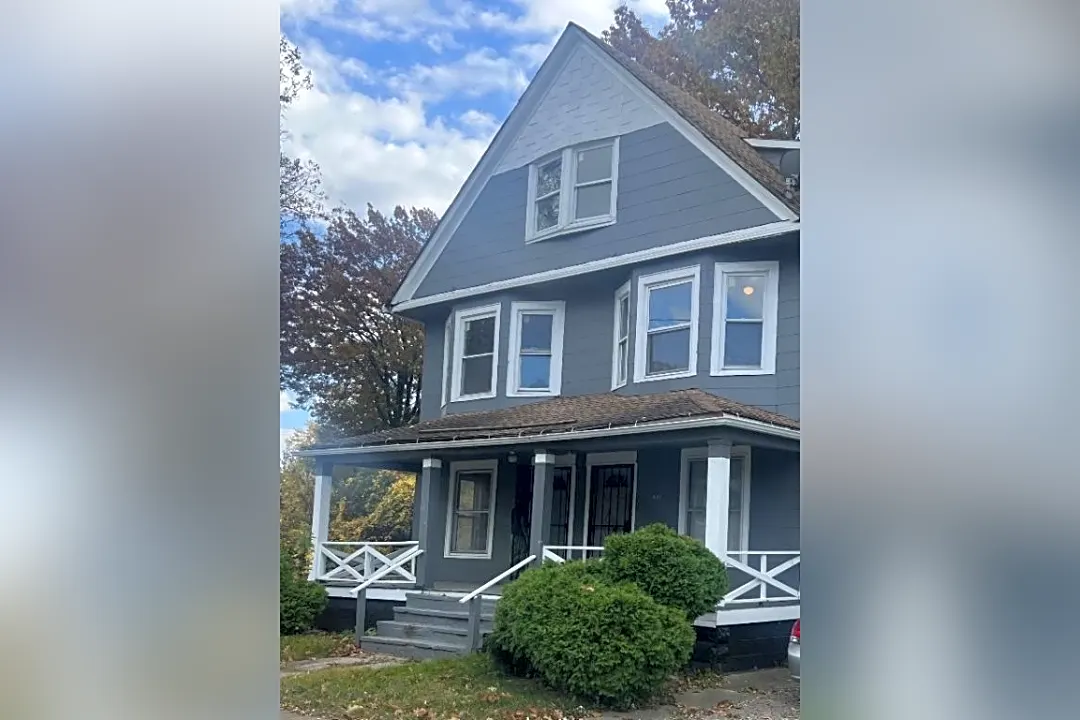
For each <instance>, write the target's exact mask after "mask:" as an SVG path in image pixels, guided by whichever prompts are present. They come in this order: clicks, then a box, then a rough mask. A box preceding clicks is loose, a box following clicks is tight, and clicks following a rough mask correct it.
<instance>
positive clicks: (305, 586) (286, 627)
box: [278, 538, 327, 635]
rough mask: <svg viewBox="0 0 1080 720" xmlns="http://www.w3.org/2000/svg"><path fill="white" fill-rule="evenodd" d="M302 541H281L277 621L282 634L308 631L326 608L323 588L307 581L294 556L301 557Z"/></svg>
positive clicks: (283, 539)
mask: <svg viewBox="0 0 1080 720" xmlns="http://www.w3.org/2000/svg"><path fill="white" fill-rule="evenodd" d="M301 542H302V541H298V540H293V541H289V540H287V539H285V538H282V540H281V546H280V554H281V557H280V564H279V568H280V589H279V606H278V620H279V623H280V625H281V627H280V632H281V634H282V635H296V634H298V633H302V632H307V631H309V630H311V629H312V628H313V627H314V626H315V619H316V618H317V617H319V613H321V612H322V611H323V609H325V608H326V603H327V597H326V588H324V587H323V586H322V585H319V584H318V583H313V582H309V581H308V579H307V576H306V574H305V572H304V570H303V568H302V567H300V566H299V565H298V562H297V557H303V556H304V552H303V548H302V547H300V544H301Z"/></svg>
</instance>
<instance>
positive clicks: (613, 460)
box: [581, 450, 638, 545]
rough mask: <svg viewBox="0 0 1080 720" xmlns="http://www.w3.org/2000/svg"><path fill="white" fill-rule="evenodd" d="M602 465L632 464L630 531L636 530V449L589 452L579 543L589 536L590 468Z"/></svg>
mask: <svg viewBox="0 0 1080 720" xmlns="http://www.w3.org/2000/svg"><path fill="white" fill-rule="evenodd" d="M604 465H633V466H634V470H633V472H634V482H633V483H632V486H633V487H632V489H631V490H630V531H631V532H633V531H634V530H637V490H638V462H637V450H625V451H622V452H601V453H589V454H587V455H586V456H585V507H584V513H583V517H582V523H581V544H582V545H584V544H585V543H586V542H587V541H588V538H589V509H590V508H589V495H590V494H591V492H592V469H593V468H594V467H598V466H604Z"/></svg>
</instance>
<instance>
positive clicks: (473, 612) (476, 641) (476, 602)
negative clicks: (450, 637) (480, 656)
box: [458, 555, 536, 652]
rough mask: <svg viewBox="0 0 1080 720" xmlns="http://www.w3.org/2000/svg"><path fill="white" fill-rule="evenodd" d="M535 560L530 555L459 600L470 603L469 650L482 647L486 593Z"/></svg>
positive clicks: (461, 603) (534, 557) (462, 603)
mask: <svg viewBox="0 0 1080 720" xmlns="http://www.w3.org/2000/svg"><path fill="white" fill-rule="evenodd" d="M535 560H536V556H535V555H530V556H529V557H527V558H525V559H524V560H522V561H520V562H517V563H515V564H514V565H512V566H510V567H509V568H507V569H506V570H503V571H502V572H501V573H499V574H498V575H496V576H495V577H493V578H491V579H490V580H488V581H487V582H486V583H484V584H483V585H481V586H480V587H478V588H476V589H475V590H473V591H472V592H471V593H469V594H468V595H466V596H465V597H463V598H461V599H460V600H458V604H460V605H465V604H466V603H467V604H468V605H469V635H468V643H467V646H468V648H469V652H472V651H474V650H479V649H480V644H481V643H480V611H481V609H482V606H483V599H484V597H483V596H484V593H485V592H486V591H488V590H490V589H491V588H493V587H494V586H496V585H498V584H499V583H500V582H502V581H503V580H505V579H506V578H508V577H510V576H511V575H513V574H514V573H516V572H517V571H518V570H521V569H522V568H524V567H527V566H528V565H529V564H530V563H532V562H534V561H535Z"/></svg>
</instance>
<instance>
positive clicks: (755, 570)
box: [719, 550, 802, 609]
mask: <svg viewBox="0 0 1080 720" xmlns="http://www.w3.org/2000/svg"><path fill="white" fill-rule="evenodd" d="M801 560H802V555H801V553H800V551H799V550H769V551H764V552H752V551H747V552H735V553H731V554H729V555H727V556H726V557H725V558H724V565H725V566H727V570H728V581H729V584H731V585H733V586H734V589H732V590H731V591H730V592H728V593H727V594H726V595H724V599H723V600H721V601H720V605H719V609H723V608H725V607H731V606H733V605H734V606H738V605H746V604H751V603H752V604H761V603H775V602H791V601H793V600H794V601H797V600H799V599H800V595H799V589H798V587H797V585H798V583H799V563H800V561H801ZM735 583H741V584H738V585H735ZM792 583H794V586H793V585H792Z"/></svg>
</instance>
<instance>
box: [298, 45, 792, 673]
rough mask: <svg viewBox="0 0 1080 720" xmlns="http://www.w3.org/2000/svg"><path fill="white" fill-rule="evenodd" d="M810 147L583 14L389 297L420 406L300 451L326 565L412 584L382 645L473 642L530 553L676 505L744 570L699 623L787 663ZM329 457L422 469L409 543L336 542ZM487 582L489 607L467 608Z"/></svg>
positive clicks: (669, 518)
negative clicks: (637, 51) (415, 420)
mask: <svg viewBox="0 0 1080 720" xmlns="http://www.w3.org/2000/svg"><path fill="white" fill-rule="evenodd" d="M798 155H799V150H798V142H797V141H792V142H786V141H755V140H752V139H747V138H746V137H744V134H743V133H741V132H740V131H739V130H738V129H737V128H736V127H735V126H733V125H732V124H730V123H728V122H727V121H725V120H723V119H722V118H721V117H720V116H718V115H717V114H715V113H714V112H712V111H710V110H708V109H707V108H705V107H704V106H703V105H701V104H700V103H699V102H698V101H696V100H695V99H694V98H692V97H691V96H690V95H688V94H687V93H685V92H683V91H681V90H678V89H676V88H674V87H673V86H671V85H670V84H668V83H667V82H665V81H663V80H661V79H660V78H658V77H656V76H655V75H653V74H652V73H650V72H649V71H647V70H645V69H644V68H643V67H641V66H640V65H638V64H637V63H635V62H634V61H632V60H630V59H628V58H626V57H624V56H622V55H621V54H620V53H618V52H616V51H614V50H613V49H612V48H610V47H609V46H607V45H606V44H605V43H603V42H602V41H601V40H599V39H597V38H595V37H593V36H592V35H590V34H589V33H587V32H586V31H584V30H582V29H581V28H579V27H577V26H576V25H573V24H571V25H569V26H568V27H567V29H566V31H565V32H564V33H563V35H562V37H561V38H560V39H559V41H558V43H557V44H556V45H555V47H554V49H553V50H552V51H551V54H550V56H549V57H548V58H547V60H546V61H545V62H544V64H543V65H542V66H541V68H540V69H539V71H538V72H537V74H536V77H535V78H534V80H533V81H532V83H531V84H530V86H529V87H528V88H527V89H526V91H525V92H524V94H523V95H522V97H521V99H520V100H519V102H518V103H517V105H516V106H515V108H514V110H513V111H512V113H511V114H510V116H509V117H508V118H507V120H506V122H505V123H504V124H503V126H502V128H501V129H500V130H499V132H498V133H497V134H496V136H495V138H494V140H493V141H492V143H491V145H490V147H489V148H488V149H487V151H486V152H485V154H484V155H483V157H482V158H481V159H480V161H479V163H478V164H477V166H476V168H475V169H474V170H473V172H472V174H471V175H470V176H469V178H468V179H467V180H466V182H465V184H464V185H463V186H462V188H461V190H460V192H459V193H458V195H457V197H456V198H455V200H454V201H453V203H452V204H451V206H450V208H449V209H448V211H447V212H446V214H445V216H444V217H443V219H442V221H441V222H440V224H439V226H438V228H437V229H436V231H435V232H434V234H433V236H432V237H431V239H430V240H429V242H428V243H427V245H426V246H425V248H424V249H423V252H422V253H421V254H420V256H419V257H418V259H417V260H416V262H415V264H414V266H413V267H412V268H411V270H410V271H409V273H408V275H407V277H406V278H405V279H404V281H403V283H402V285H401V287H400V289H399V290H398V292H397V294H396V296H395V297H394V300H393V309H394V311H395V312H397V313H400V314H402V315H405V316H407V317H410V318H414V319H416V320H418V321H419V322H421V323H423V325H424V328H425V337H426V349H425V356H424V374H423V386H424V390H425V391H424V394H423V400H422V418H421V422H420V423H419V424H417V425H414V426H412V427H408V428H401V429H395V430H390V431H386V432H381V433H375V434H373V435H369V436H365V437H360V438H353V439H350V440H348V441H344V442H340V443H336V444H332V445H323V446H320V447H317V448H314V449H311V450H308V451H306V452H305V453H304V454H306V455H308V456H310V457H312V458H314V460H315V461H316V463H317V465H318V468H319V470H318V480H317V485H316V490H315V503H314V508H315V510H314V522H313V528H314V530H313V535H314V540H315V544H316V545H315V546H316V548H317V550H318V552H316V553H315V561H314V565H313V567H312V571H311V577H312V579H316V580H319V581H321V582H324V583H326V584H327V586H328V588H329V589H330V592H331V594H332V595H333V596H336V597H340V598H343V602H351V598H352V597H356V595H357V592H358V588H359V589H362V592H361V593H360V596H361V597H362V598H367V599H371V600H376V601H377V600H383V601H392V602H397V603H401V602H403V601H404V602H405V605H404V606H402V607H398V608H396V609H395V610H394V619H392V620H381V621H378V622H377V623H376V635H375V636H369V637H365V638H364V640H363V643H364V645H365V646H370V647H373V648H378V649H380V650H384V651H397V652H407V653H409V654H415V655H439V654H445V653H452V652H456V651H459V650H461V649H463V648H465V647H467V646H468V644H469V642H467V641H466V639H465V637H464V636H465V635H466V633H467V632H468V629H467V628H468V621H467V615H468V608H469V607H480V608H482V610H483V613H488V612H490V608H491V603H493V602H497V597H498V592H499V586H500V584H502V583H504V582H506V581H507V580H508V579H510V578H512V577H513V576H514V575H516V574H517V573H518V572H520V571H521V569H522V568H523V567H525V566H527V565H529V564H531V563H539V562H544V561H549V562H560V561H564V560H565V559H567V558H576V557H588V556H592V555H595V554H597V553H598V552H600V551H601V550H602V547H601V546H602V545H603V540H604V538H605V537H606V536H607V535H608V534H610V533H614V532H623V531H629V530H632V529H634V528H636V527H641V526H643V525H646V524H649V523H654V522H663V523H667V524H668V525H670V526H672V527H674V528H677V529H678V530H679V531H680V532H683V533H687V534H690V535H692V536H694V537H697V538H700V539H701V540H702V541H703V542H704V543H705V545H706V546H707V547H709V548H710V549H711V550H712V551H713V552H715V553H716V554H717V555H718V556H720V557H721V558H723V559H724V561H725V563H727V566H728V570H729V576H730V578H731V591H730V592H729V593H728V595H727V596H726V597H725V598H724V601H723V602H722V603H721V605H720V606H719V607H718V608H717V610H716V612H715V613H710V614H709V615H707V616H704V617H702V618H699V619H698V621H697V622H698V624H699V625H702V626H707V627H708V626H723V627H727V628H729V630H730V637H731V638H732V643H733V644H734V643H735V642H736V639H737V638H740V637H741V638H743V639H746V640H747V642H749V639H752V638H761V637H767V638H773V639H774V642H773V645H772V646H771V647H772V648H773V650H775V651H776V652H779V653H780V656H781V657H782V653H783V647H784V640H783V638H784V637H785V635H786V632H787V630H788V628H789V627H790V624H791V621H793V620H794V619H795V618H797V617H798V616H799V590H798V588H799V559H800V555H799V201H798V190H797V187H798V182H797V180H798V172H799V170H798V162H799V159H798ZM335 465H351V466H365V467H379V468H391V469H397V470H406V471H411V472H415V473H417V477H418V481H417V496H416V505H415V519H414V530H413V539H412V540H410V541H408V542H403V543H398V544H391V543H366V542H364V540H363V538H356V541H355V542H352V543H330V542H327V524H328V518H329V498H330V489H331V475H332V470H333V467H334V466H335ZM477 591H479V595H478V596H480V597H484V598H486V600H485V601H484V602H485V603H486V604H483V605H481V603H480V602H479V601H478V602H476V603H471V602H470V603H469V604H468V605H467V604H463V603H462V602H461V601H462V600H466V599H468V598H469V597H471V596H472V595H473V594H476V593H477ZM364 605H365V603H363V602H362V603H360V606H361V610H362V611H363V606H364ZM478 612H479V611H478ZM479 619H480V621H481V624H483V623H485V622H487V615H486V614H482V616H481V617H480V618H479ZM369 620H370V617H369ZM747 652H749V651H747ZM770 652H771V651H770Z"/></svg>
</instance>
